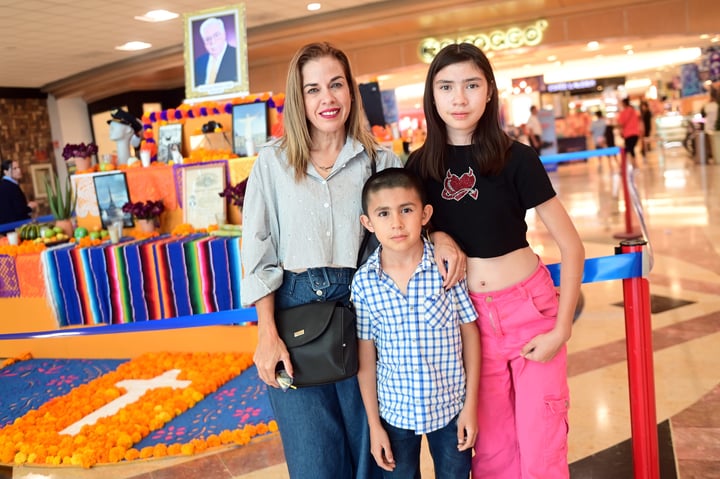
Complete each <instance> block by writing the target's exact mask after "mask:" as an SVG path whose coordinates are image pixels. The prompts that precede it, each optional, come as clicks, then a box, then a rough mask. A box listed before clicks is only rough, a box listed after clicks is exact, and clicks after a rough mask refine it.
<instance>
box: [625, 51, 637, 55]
mask: <svg viewBox="0 0 720 479" xmlns="http://www.w3.org/2000/svg"><path fill="white" fill-rule="evenodd" d="M625 53H627V54H628V55H635V51H634V50H628V51H626V52H625Z"/></svg>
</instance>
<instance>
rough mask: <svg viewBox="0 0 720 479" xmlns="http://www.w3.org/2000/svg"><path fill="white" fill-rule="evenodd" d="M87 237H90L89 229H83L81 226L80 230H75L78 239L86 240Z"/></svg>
mask: <svg viewBox="0 0 720 479" xmlns="http://www.w3.org/2000/svg"><path fill="white" fill-rule="evenodd" d="M87 235H88V230H87V228H85V227H82V226H80V227H78V228H75V233H74V236H75V238H76V239H80V238H84V237H86V236H87Z"/></svg>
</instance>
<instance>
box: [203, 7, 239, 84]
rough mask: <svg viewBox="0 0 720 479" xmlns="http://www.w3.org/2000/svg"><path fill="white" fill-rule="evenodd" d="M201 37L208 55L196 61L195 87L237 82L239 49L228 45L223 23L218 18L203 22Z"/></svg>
mask: <svg viewBox="0 0 720 479" xmlns="http://www.w3.org/2000/svg"><path fill="white" fill-rule="evenodd" d="M200 36H201V37H202V40H203V44H204V45H205V50H207V53H205V54H203V55H201V56H199V57H198V58H197V59H196V60H195V86H196V87H197V86H200V85H213V84H215V83H222V82H236V81H237V80H238V72H237V48H235V47H233V46H231V45H229V44H228V42H227V36H226V33H225V24H224V23H223V21H222V20H221V19H219V18H217V17H212V18H208V19H207V20H205V21H203V22H202V24H201V25H200ZM197 49H198V46H196V51H197Z"/></svg>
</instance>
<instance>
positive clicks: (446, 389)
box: [351, 241, 477, 434]
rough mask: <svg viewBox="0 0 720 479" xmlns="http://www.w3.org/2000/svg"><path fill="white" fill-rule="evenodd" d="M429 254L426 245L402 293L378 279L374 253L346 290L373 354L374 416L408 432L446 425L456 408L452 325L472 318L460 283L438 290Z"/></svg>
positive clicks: (458, 348) (458, 386) (460, 389)
mask: <svg viewBox="0 0 720 479" xmlns="http://www.w3.org/2000/svg"><path fill="white" fill-rule="evenodd" d="M433 255H434V248H433V245H432V244H431V243H430V242H428V241H426V242H425V248H424V252H423V257H422V260H421V261H420V264H419V265H418V267H417V269H416V270H415V272H414V273H413V275H412V277H411V278H410V281H409V283H408V287H407V295H403V294H402V292H401V291H400V289H399V288H398V287H397V285H396V284H395V282H394V281H393V280H392V279H391V278H390V277H389V276H387V275H386V274H383V271H382V268H381V266H380V258H379V248H378V250H377V251H375V252H374V253H373V254H372V255H371V256H370V257H369V258H368V260H367V262H366V263H365V265H363V266H362V267H361V268H360V269H359V270H358V271H357V273H356V274H355V277H354V279H353V283H352V286H351V288H352V301H353V304H354V305H355V309H356V312H357V327H358V337H359V338H360V339H366V340H372V341H374V342H375V347H376V349H377V393H378V403H379V407H380V416H381V417H382V418H383V419H384V420H385V421H387V422H388V423H390V424H391V425H393V426H395V427H398V428H401V429H407V430H411V431H415V433H416V434H426V433H429V432H432V431H435V430H437V429H440V428H442V427H445V426H447V425H448V424H449V423H450V421H451V420H452V419H453V418H454V417H455V416H456V415H457V414H458V413H459V412H460V410H461V409H462V406H463V403H464V400H465V369H464V367H463V359H462V338H461V336H460V323H469V322H472V321H475V319H476V318H477V313H476V312H475V309H474V307H473V305H472V302H471V301H470V297H469V296H468V293H467V287H466V284H465V281H464V280H463V281H461V282H460V283H458V284H457V285H455V286H454V287H453V288H451V289H450V290H448V291H445V290H444V289H443V286H442V282H443V280H442V277H441V276H440V272H439V270H438V268H437V265H436V264H435V260H434V258H433Z"/></svg>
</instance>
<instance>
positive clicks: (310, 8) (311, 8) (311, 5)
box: [307, 2, 322, 12]
mask: <svg viewBox="0 0 720 479" xmlns="http://www.w3.org/2000/svg"><path fill="white" fill-rule="evenodd" d="M321 7H322V5H320V4H319V3H317V2H313V3H308V4H307V9H308V11H310V12H314V11H317V10H320V8H321Z"/></svg>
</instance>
